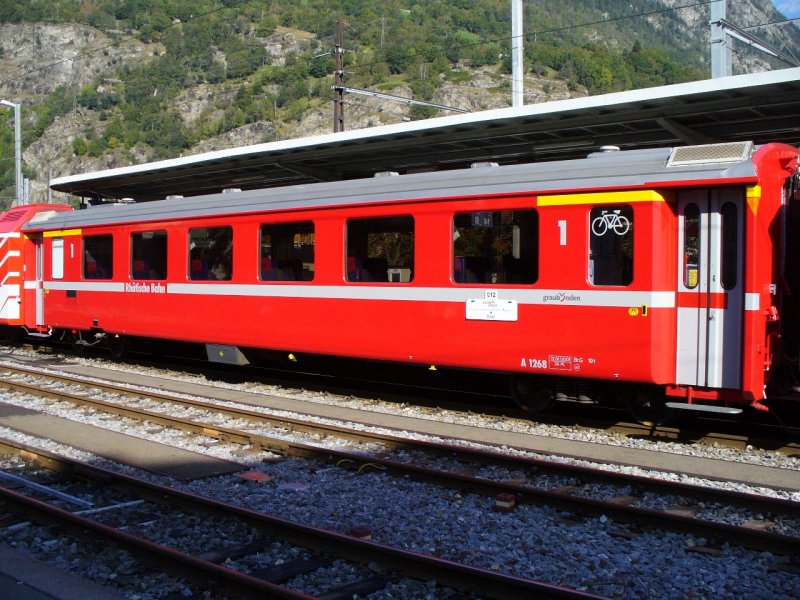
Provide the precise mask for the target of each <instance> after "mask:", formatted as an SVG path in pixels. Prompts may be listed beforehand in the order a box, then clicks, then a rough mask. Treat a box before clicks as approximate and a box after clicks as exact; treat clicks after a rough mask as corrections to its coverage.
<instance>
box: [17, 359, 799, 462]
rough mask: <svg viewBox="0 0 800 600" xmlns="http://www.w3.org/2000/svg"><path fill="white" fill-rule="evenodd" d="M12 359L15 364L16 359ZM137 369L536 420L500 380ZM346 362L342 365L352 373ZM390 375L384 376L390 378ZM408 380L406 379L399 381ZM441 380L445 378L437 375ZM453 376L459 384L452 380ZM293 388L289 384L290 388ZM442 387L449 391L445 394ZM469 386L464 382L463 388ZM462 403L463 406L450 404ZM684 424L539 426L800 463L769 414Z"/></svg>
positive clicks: (552, 422)
mask: <svg viewBox="0 0 800 600" xmlns="http://www.w3.org/2000/svg"><path fill="white" fill-rule="evenodd" d="M11 358H12V360H13V357H11ZM61 360H62V359H61V358H60V357H58V356H56V357H53V358H51V359H49V358H41V357H39V358H37V359H34V360H33V361H32V362H31V365H32V366H35V365H36V364H41V365H47V364H58V363H59V362H61ZM128 362H129V363H130V364H131V365H132V366H142V367H147V368H158V369H164V368H166V369H173V370H175V369H177V370H179V371H181V372H182V371H183V370H187V371H188V372H190V373H196V374H202V375H203V376H204V377H207V378H209V379H211V380H215V379H218V380H220V381H227V380H233V381H236V382H240V381H248V382H249V381H258V382H264V383H266V384H267V385H279V386H281V387H283V386H288V387H297V388H298V389H300V388H302V389H308V390H312V391H319V392H325V393H328V394H334V395H340V396H343V397H348V396H351V395H354V394H355V395H359V396H367V397H372V396H374V395H375V394H377V395H379V397H380V399H381V400H382V401H387V402H390V403H395V404H400V405H402V404H405V403H407V404H413V405H414V406H415V407H417V408H419V409H420V410H422V411H425V410H427V411H429V412H430V414H432V415H436V414H439V413H441V412H442V411H443V410H444V411H452V412H453V413H456V414H458V413H463V412H465V411H471V410H476V411H478V412H480V413H481V414H483V416H484V418H486V419H488V420H492V419H494V420H496V421H498V422H509V421H512V422H513V421H518V422H522V423H524V422H529V421H530V420H531V418H532V415H531V413H529V412H526V411H523V410H520V409H517V408H515V407H514V406H513V401H512V400H511V397H510V396H501V395H498V394H497V390H498V389H503V388H504V386H505V387H507V382H503V381H501V380H500V378H498V377H496V376H494V377H493V379H492V381H491V382H489V383H487V382H485V381H483V380H475V378H473V379H470V381H469V385H456V384H457V382H458V381H459V376H462V377H463V375H465V374H461V373H456V374H450V377H446V378H445V380H444V381H434V379H431V378H430V373H426V375H427V377H423V380H425V382H426V383H425V384H409V383H408V381H407V375H408V369H409V367H403V370H402V371H401V373H402V374H403V375H402V377H401V376H399V375H398V372H397V371H396V370H395V369H392V368H391V365H388V366H385V367H384V369H383V370H381V371H380V373H379V374H378V375H377V376H376V377H373V378H370V379H365V378H364V377H363V375H360V376H356V375H354V374H347V375H345V376H344V377H341V376H338V375H334V374H333V372H331V371H330V369H331V368H332V367H331V366H330V365H327V364H325V365H324V366H323V365H319V364H317V363H314V365H313V366H312V367H311V368H310V369H308V370H300V371H298V370H297V369H295V370H290V369H288V368H279V367H240V366H236V367H230V368H228V367H226V365H216V364H210V363H208V361H207V360H206V359H205V358H203V359H192V358H190V357H187V356H175V357H171V358H170V359H169V361H168V364H166V365H165V363H164V361H159V362H154V361H153V360H151V359H148V358H144V357H141V356H138V355H137V357H135V358H130V359H129V361H128ZM347 364H348V363H347V361H339V362H336V365H337V367H334V368H338V367H342V368H343V369H344V370H345V372H347V373H349V367H348V366H347ZM384 371H385V373H384ZM403 377H405V380H401V379H402V378H403ZM435 377H439V378H441V375H435ZM454 377H455V378H454ZM287 382H288V383H287ZM443 383H444V385H445V387H439V386H441V385H442V384H443ZM462 383H463V382H462ZM453 396H457V397H458V401H453V400H452V397H453ZM681 416H682V417H683V418H682V419H681V420H680V423H679V424H676V425H674V426H667V425H658V426H654V425H645V424H642V423H636V422H632V421H630V420H629V415H628V414H627V412H626V411H625V410H624V409H622V408H616V407H613V406H603V407H600V406H587V405H585V404H581V405H580V406H578V407H577V408H575V403H574V402H570V401H562V402H560V403H559V405H558V407H557V408H556V409H554V410H553V411H550V412H545V413H537V414H536V415H535V422H536V423H537V424H540V425H544V426H553V427H572V428H577V429H579V430H584V431H604V432H607V433H609V434H618V435H620V436H625V437H628V438H630V439H638V440H645V441H654V442H665V441H666V442H674V443H678V444H697V445H704V446H712V447H720V448H731V449H734V450H746V449H752V448H756V449H764V450H768V451H770V452H775V453H779V454H783V455H786V456H800V437H798V430H797V429H792V428H787V427H785V426H784V425H781V424H779V423H777V422H775V423H772V422H769V419H766V420H765V419H764V417H763V415H757V417H758V418H756V419H747V421H746V422H744V423H742V422H739V421H737V420H731V419H720V418H717V417H708V416H703V415H697V414H686V415H681Z"/></svg>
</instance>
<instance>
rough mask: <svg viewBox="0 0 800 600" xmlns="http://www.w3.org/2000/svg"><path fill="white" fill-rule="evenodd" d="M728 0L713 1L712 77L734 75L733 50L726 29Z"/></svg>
mask: <svg viewBox="0 0 800 600" xmlns="http://www.w3.org/2000/svg"><path fill="white" fill-rule="evenodd" d="M727 5H728V2H727V0H718V1H717V2H712V3H711V5H710V6H711V77H712V79H716V78H717V77H728V76H730V75H733V50H732V48H731V41H730V39H729V38H728V34H727V32H726V31H725V19H726V18H727V11H728V6H727Z"/></svg>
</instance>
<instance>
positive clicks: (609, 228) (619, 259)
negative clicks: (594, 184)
mask: <svg viewBox="0 0 800 600" xmlns="http://www.w3.org/2000/svg"><path fill="white" fill-rule="evenodd" d="M589 223H590V228H591V235H590V236H589V281H590V282H591V283H592V284H593V285H629V284H630V283H631V281H633V208H631V207H630V206H627V205H620V206H596V207H594V208H593V209H592V210H591V211H590V214H589Z"/></svg>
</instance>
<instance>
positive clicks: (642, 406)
mask: <svg viewBox="0 0 800 600" xmlns="http://www.w3.org/2000/svg"><path fill="white" fill-rule="evenodd" d="M627 405H628V411H629V412H630V413H631V416H633V418H634V419H636V421H637V422H638V423H641V424H642V425H648V426H652V425H666V424H667V423H669V422H670V421H671V420H672V419H674V418H675V413H676V411H675V409H673V408H670V407H668V406H667V399H666V397H665V396H664V395H663V394H661V393H660V392H659V390H657V389H651V388H640V389H637V390H631V392H630V394H629V395H628V397H627Z"/></svg>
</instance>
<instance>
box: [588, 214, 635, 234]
mask: <svg viewBox="0 0 800 600" xmlns="http://www.w3.org/2000/svg"><path fill="white" fill-rule="evenodd" d="M619 213H620V210H619V209H618V210H615V211H614V212H608V211H607V210H604V211H603V212H602V214H601V215H600V216H599V217H597V218H596V219H595V220H594V221H592V233H593V234H595V235H596V236H597V237H600V236H602V235H605V234H606V232H607V231H608V230H609V229H610V230H611V231H613V232H614V233H616V234H617V235H625V234H626V233H628V231H630V228H631V222H630V221H629V220H628V217H626V216H625V215H621V214H619Z"/></svg>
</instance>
